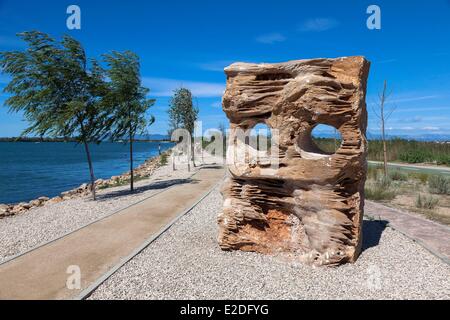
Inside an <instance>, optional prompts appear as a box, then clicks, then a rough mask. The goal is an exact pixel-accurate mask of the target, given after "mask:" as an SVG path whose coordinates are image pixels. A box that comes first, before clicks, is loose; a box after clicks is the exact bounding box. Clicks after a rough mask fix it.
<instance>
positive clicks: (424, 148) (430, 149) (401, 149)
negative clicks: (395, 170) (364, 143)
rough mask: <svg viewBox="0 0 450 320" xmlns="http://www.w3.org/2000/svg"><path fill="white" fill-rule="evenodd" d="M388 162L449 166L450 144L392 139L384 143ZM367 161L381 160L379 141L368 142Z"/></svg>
mask: <svg viewBox="0 0 450 320" xmlns="http://www.w3.org/2000/svg"><path fill="white" fill-rule="evenodd" d="M386 143H387V150H388V161H402V162H407V163H424V162H433V163H436V164H445V165H450V143H438V142H420V141H410V140H403V139H393V140H389V141H387V142H386ZM369 159H370V160H374V161H382V160H383V146H382V143H381V141H379V140H370V141H369Z"/></svg>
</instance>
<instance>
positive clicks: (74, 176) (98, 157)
mask: <svg viewBox="0 0 450 320" xmlns="http://www.w3.org/2000/svg"><path fill="white" fill-rule="evenodd" d="M159 144H161V150H162V151H164V150H167V149H168V148H170V147H171V146H172V144H171V143H159V142H136V143H135V144H134V145H133V146H134V164H135V167H136V166H137V165H139V164H141V163H143V162H144V161H145V160H146V159H148V158H150V157H153V156H156V155H158V145H159ZM90 148H91V153H92V158H93V163H94V173H95V177H96V179H100V178H101V179H107V178H110V177H111V176H114V175H119V174H121V173H124V172H126V171H128V170H129V159H128V158H129V155H128V148H129V147H128V145H127V144H124V143H113V142H104V143H102V144H100V145H95V144H92V145H91V146H90ZM87 181H89V169H88V164H87V161H86V154H85V152H84V147H83V146H82V145H77V144H76V143H72V142H68V143H57V142H41V143H29V142H1V143H0V203H16V202H21V201H29V200H32V199H35V198H38V197H40V196H48V197H53V196H56V195H58V194H60V193H61V192H62V191H66V190H69V189H72V188H75V187H78V186H79V185H80V184H82V183H84V182H87Z"/></svg>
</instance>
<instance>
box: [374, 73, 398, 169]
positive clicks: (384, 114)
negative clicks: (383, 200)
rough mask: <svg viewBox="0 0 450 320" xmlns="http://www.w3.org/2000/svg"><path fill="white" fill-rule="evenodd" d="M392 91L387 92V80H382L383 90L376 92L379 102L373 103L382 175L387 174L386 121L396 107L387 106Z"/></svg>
mask: <svg viewBox="0 0 450 320" xmlns="http://www.w3.org/2000/svg"><path fill="white" fill-rule="evenodd" d="M391 94H392V92H389V93H387V81H386V80H384V85H383V91H382V92H381V93H380V94H378V99H379V102H378V103H376V104H374V105H376V106H377V108H378V109H376V108H375V107H373V112H374V114H375V115H376V116H377V117H378V118H379V119H380V122H381V141H382V143H383V171H384V177H385V178H387V176H388V166H387V158H388V157H387V145H386V123H387V121H388V120H389V118H390V116H391V115H392V113H393V112H394V111H395V109H397V107H396V106H394V105H393V106H392V107H390V108H387V100H388V99H389V97H390V96H391Z"/></svg>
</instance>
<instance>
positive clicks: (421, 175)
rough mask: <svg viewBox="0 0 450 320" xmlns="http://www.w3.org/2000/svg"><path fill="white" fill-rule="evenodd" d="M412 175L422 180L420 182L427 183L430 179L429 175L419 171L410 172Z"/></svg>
mask: <svg viewBox="0 0 450 320" xmlns="http://www.w3.org/2000/svg"><path fill="white" fill-rule="evenodd" d="M409 175H410V177H412V178H414V179H417V180H420V182H422V183H423V184H425V183H427V181H428V179H429V175H428V174H426V173H423V172H420V173H417V172H413V173H410V174H409Z"/></svg>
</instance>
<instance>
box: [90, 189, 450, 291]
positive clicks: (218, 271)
mask: <svg viewBox="0 0 450 320" xmlns="http://www.w3.org/2000/svg"><path fill="white" fill-rule="evenodd" d="M221 203H222V199H221V196H220V193H219V192H218V190H215V191H213V192H212V193H211V194H210V195H209V196H208V197H207V198H205V199H204V200H203V201H202V202H201V203H200V204H199V205H198V206H197V207H196V208H194V210H192V211H191V212H190V213H189V214H187V215H186V216H184V217H183V218H182V219H180V220H179V221H178V222H177V223H176V224H175V225H174V226H172V227H171V228H170V229H169V230H168V231H167V232H166V233H164V234H163V235H162V236H161V237H160V238H159V239H158V240H156V241H155V242H153V243H152V244H151V245H150V246H149V247H148V248H147V249H145V250H144V251H143V252H142V253H141V254H139V255H138V256H136V257H135V258H134V259H133V260H131V261H130V262H129V263H127V264H126V265H125V266H123V267H122V268H121V269H120V270H119V271H118V272H117V273H115V274H114V275H113V276H112V277H111V278H109V279H108V280H107V281H106V282H105V283H103V284H102V285H101V286H100V287H99V288H98V289H97V290H96V291H95V292H94V293H93V295H92V296H91V297H90V299H449V298H450V266H448V265H447V264H445V263H443V262H442V261H441V260H439V259H438V258H436V257H435V256H433V255H432V254H430V253H429V252H428V251H426V250H425V249H424V248H422V247H421V246H420V245H418V244H416V243H414V242H413V241H411V240H409V239H408V238H406V237H404V236H403V235H401V234H400V233H398V232H396V231H394V230H392V229H390V228H385V226H384V224H382V223H381V222H377V221H365V224H364V233H365V237H364V251H363V253H362V255H361V257H360V258H359V259H358V261H357V263H356V264H354V265H344V266H341V267H339V268H334V269H330V268H312V267H308V266H304V265H302V264H298V263H296V262H294V261H286V260H282V259H281V258H279V257H274V256H264V255H260V254H255V253H244V252H223V251H221V250H220V249H219V248H218V246H217V242H216V236H217V223H216V216H217V213H218V212H219V211H220V210H221ZM380 235H381V237H380Z"/></svg>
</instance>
